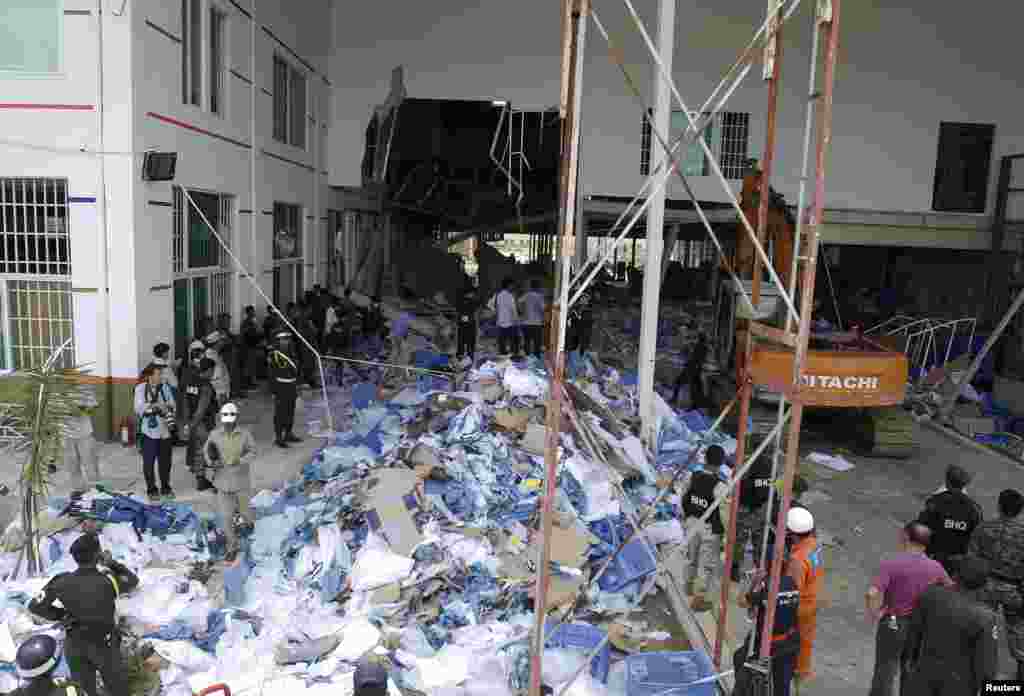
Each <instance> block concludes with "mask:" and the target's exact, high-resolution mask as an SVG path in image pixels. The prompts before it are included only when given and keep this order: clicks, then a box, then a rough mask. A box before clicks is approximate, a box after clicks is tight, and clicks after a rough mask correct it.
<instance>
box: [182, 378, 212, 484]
mask: <svg viewBox="0 0 1024 696" xmlns="http://www.w3.org/2000/svg"><path fill="white" fill-rule="evenodd" d="M215 368H216V363H214V362H213V360H211V359H210V358H203V359H202V360H200V361H199V374H198V375H197V377H196V379H195V380H194V381H193V382H192V384H191V385H190V386H189V391H188V393H186V394H185V398H184V399H183V401H182V405H183V406H184V407H185V411H184V413H183V414H182V423H183V424H184V430H185V437H187V438H188V450H187V451H186V453H185V461H186V462H187V463H188V468H189V470H190V471H191V472H192V473H193V474H194V475H195V477H196V490H198V491H207V490H212V489H213V484H212V483H210V480H209V479H207V478H206V474H205V468H206V467H205V466H204V463H203V457H202V447H203V445H204V444H206V438H207V437H209V436H210V431H211V430H213V428H214V425H215V423H214V421H215V419H216V414H217V396H216V394H215V393H214V391H213V385H212V384H210V378H212V377H213V371H214V369H215Z"/></svg>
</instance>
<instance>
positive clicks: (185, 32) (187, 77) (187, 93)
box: [181, 0, 207, 109]
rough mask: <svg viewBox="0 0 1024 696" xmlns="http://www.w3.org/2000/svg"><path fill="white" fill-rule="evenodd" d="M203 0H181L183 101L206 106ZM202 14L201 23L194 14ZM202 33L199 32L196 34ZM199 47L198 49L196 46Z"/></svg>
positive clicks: (200, 15) (200, 107)
mask: <svg viewBox="0 0 1024 696" xmlns="http://www.w3.org/2000/svg"><path fill="white" fill-rule="evenodd" d="M205 7H206V3H204V2H203V0H181V101H182V104H184V105H185V106H191V107H194V108H197V109H203V108H204V107H205V105H206V96H207V95H206V91H207V90H206V89H205V81H206V69H205V68H206V65H205V61H204V60H203V56H204V54H205V52H206V29H205V27H206V18H205V12H204V8H205ZM197 14H198V15H199V24H198V26H196V25H195V21H194V17H195V15H197ZM196 34H198V36H196ZM197 47H198V50H196V49H197Z"/></svg>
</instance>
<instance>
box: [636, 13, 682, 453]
mask: <svg viewBox="0 0 1024 696" xmlns="http://www.w3.org/2000/svg"><path fill="white" fill-rule="evenodd" d="M675 5H676V3H675V0H659V2H658V53H659V55H660V56H661V60H662V61H663V62H664V64H665V67H666V72H668V73H669V74H671V71H672V48H673V43H674V39H675V10H676V7H675ZM671 106H672V102H671V93H670V91H669V84H668V81H667V80H665V79H663V77H662V75H661V71H660V70H658V68H657V67H656V68H655V70H654V124H653V127H654V130H655V132H656V133H658V134H660V136H661V138H662V139H663V142H666V143H667V142H669V137H668V126H669V115H670V113H671ZM664 159H665V152H664V150H663V149H662V148H661V144H660V143H659V144H658V146H657V147H655V148H652V152H651V171H654V170H655V168H656V167H657V166H658V165H659V164H660V163H661V162H662V161H663V160H664ZM664 226H665V188H664V187H662V188H660V189H658V191H657V192H656V193H654V194H653V195H652V196H651V206H650V208H649V209H648V211H647V261H646V263H645V264H644V295H643V313H642V315H641V323H640V355H639V363H640V364H639V366H638V370H639V392H640V419H641V422H642V430H641V438H642V439H643V441H644V443H646V444H647V445H649V446H653V444H654V442H655V437H656V435H657V433H655V432H654V365H655V360H656V356H657V350H658V345H657V344H658V304H659V295H660V293H661V272H660V271H661V254H662V247H663V246H664V237H663V235H664V231H663V230H664Z"/></svg>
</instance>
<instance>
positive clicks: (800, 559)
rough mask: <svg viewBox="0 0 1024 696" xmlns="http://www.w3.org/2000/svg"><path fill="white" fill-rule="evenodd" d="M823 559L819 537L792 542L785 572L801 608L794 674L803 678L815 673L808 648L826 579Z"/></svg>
mask: <svg viewBox="0 0 1024 696" xmlns="http://www.w3.org/2000/svg"><path fill="white" fill-rule="evenodd" d="M822 560H823V559H822V555H821V547H820V546H818V538H817V537H816V536H815V535H814V534H809V535H807V536H805V537H803V538H797V539H796V540H795V541H794V544H793V548H792V550H791V551H790V553H789V566H788V568H787V571H786V572H787V573H788V574H789V575H790V577H792V578H793V580H794V581H796V586H797V590H799V592H800V607H799V609H798V610H797V627H798V629H799V631H800V654H799V655H798V656H797V662H796V675H797V676H798V677H800V678H802V679H806V678H808V677H810V676H811V675H812V674H813V673H814V670H813V669H811V649H812V647H813V646H814V634H815V633H816V632H817V628H818V592H819V591H820V590H821V585H822V581H823V579H824V577H825V566H824V564H823V563H822Z"/></svg>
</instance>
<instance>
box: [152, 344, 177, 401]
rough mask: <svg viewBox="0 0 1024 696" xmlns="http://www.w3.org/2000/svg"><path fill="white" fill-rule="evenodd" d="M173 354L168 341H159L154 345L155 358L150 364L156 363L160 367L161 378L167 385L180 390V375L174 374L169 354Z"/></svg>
mask: <svg viewBox="0 0 1024 696" xmlns="http://www.w3.org/2000/svg"><path fill="white" fill-rule="evenodd" d="M170 354H171V347H170V346H169V345H167V344H166V343H157V344H156V345H155V346H153V360H152V362H151V363H150V364H152V365H156V366H157V367H159V368H160V380H161V381H162V382H163V383H164V384H166V385H167V386H169V387H171V388H172V389H174V391H175V392H177V391H178V377H177V375H175V374H174V370H173V369H172V366H171V363H170V361H169V359H168V358H169V356H170Z"/></svg>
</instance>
